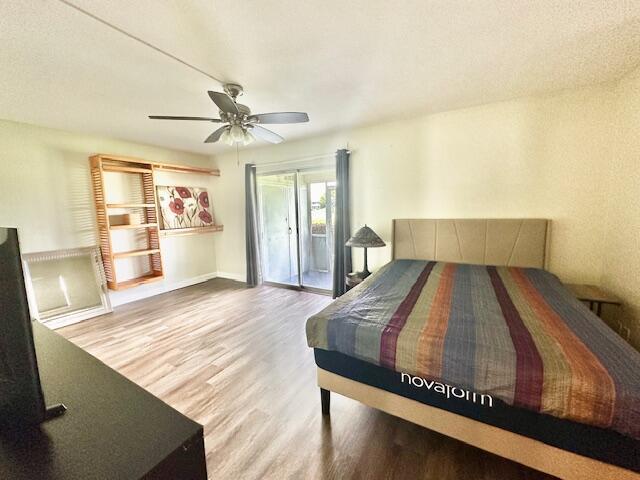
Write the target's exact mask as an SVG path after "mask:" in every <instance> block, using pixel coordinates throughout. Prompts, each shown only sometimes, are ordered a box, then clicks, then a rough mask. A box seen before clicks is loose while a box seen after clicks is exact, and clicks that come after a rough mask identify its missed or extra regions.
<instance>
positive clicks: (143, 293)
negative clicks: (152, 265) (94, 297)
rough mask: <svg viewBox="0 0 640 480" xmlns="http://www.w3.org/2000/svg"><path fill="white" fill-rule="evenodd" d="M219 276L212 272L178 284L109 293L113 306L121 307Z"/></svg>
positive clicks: (168, 282)
mask: <svg viewBox="0 0 640 480" xmlns="http://www.w3.org/2000/svg"><path fill="white" fill-rule="evenodd" d="M217 276H218V272H211V273H205V274H203V275H198V276H196V277H191V278H185V279H184V280H179V281H176V282H170V281H167V280H164V281H161V282H158V283H154V284H149V285H143V286H140V287H137V288H135V289H132V290H123V291H121V292H109V297H110V298H111V306H112V307H118V306H120V305H125V304H127V303H131V302H135V301H137V300H142V299H145V298H149V297H154V296H156V295H161V294H163V293H167V292H171V291H172V290H178V289H180V288H185V287H190V286H192V285H197V284H198V283H202V282H206V281H207V280H211V279H212V278H216V277H217Z"/></svg>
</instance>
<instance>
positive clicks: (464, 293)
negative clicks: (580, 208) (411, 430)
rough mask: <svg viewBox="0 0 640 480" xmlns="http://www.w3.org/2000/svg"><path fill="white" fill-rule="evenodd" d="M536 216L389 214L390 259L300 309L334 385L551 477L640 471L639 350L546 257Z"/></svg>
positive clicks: (326, 397) (326, 382)
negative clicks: (333, 296) (306, 312)
mask: <svg viewBox="0 0 640 480" xmlns="http://www.w3.org/2000/svg"><path fill="white" fill-rule="evenodd" d="M549 235H550V222H548V221H547V220H543V219H500V220H491V219H479V220H475V219H474V220H471V219H465V220H454V219H439V220H434V219H416V220H404V219H403V220H394V222H393V255H392V257H393V258H392V261H391V262H390V263H389V264H387V265H385V266H384V267H382V268H381V269H379V271H377V272H376V273H375V274H373V275H372V276H370V277H369V278H367V279H366V280H365V281H364V282H363V283H362V284H360V285H358V287H356V288H354V289H352V290H351V291H349V292H348V293H346V294H345V295H343V296H342V297H340V298H338V299H337V300H336V301H334V302H333V303H332V304H331V305H329V306H328V307H327V308H326V309H324V310H323V311H321V312H319V313H318V314H316V315H314V316H312V317H311V318H309V319H308V321H307V341H308V344H309V346H310V347H312V348H314V355H315V360H316V364H317V370H318V372H317V373H318V385H319V387H320V389H321V390H320V391H321V403H322V411H323V413H324V414H329V405H330V392H335V393H339V394H342V395H345V396H347V397H350V398H352V399H355V400H358V401H360V402H362V403H364V404H366V405H369V406H371V407H374V408H378V409H380V410H383V411H385V412H387V413H390V414H392V415H396V416H398V417H401V418H403V419H405V420H408V421H411V422H414V423H416V424H419V425H422V426H424V427H426V428H429V429H431V430H435V431H437V432H440V433H443V434H445V435H448V436H450V437H453V438H456V439H458V440H461V441H463V442H466V443H468V444H471V445H474V446H476V447H478V448H481V449H484V450H486V451H489V452H492V453H494V454H497V455H500V456H503V457H506V458H509V459H511V460H514V461H516V462H519V463H522V464H524V465H527V466H529V467H532V468H534V469H537V470H540V471H543V472H545V473H549V474H552V475H555V476H558V477H561V478H598V479H609V478H610V479H613V478H616V479H620V478H633V479H640V473H639V472H640V354H639V353H638V352H636V351H635V350H634V349H633V348H632V347H631V346H629V345H628V344H627V343H625V342H624V341H623V340H622V339H620V338H619V337H618V336H617V335H616V334H615V333H614V332H613V331H612V330H610V329H609V328H608V327H607V326H606V325H605V324H604V323H603V322H602V321H601V320H600V319H599V318H598V317H596V316H595V315H594V314H593V313H592V312H591V311H590V310H589V309H587V308H586V307H585V306H584V305H583V304H582V303H581V302H579V301H578V300H577V299H575V298H574V297H573V296H572V295H571V293H570V292H569V291H568V290H567V289H566V288H565V287H564V286H563V285H562V283H561V282H560V280H559V279H558V278H557V277H555V276H554V275H552V274H551V273H549V272H547V271H545V270H544V267H545V266H546V259H547V257H548V255H547V250H548V241H547V239H548V238H549Z"/></svg>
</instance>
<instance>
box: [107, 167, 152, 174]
mask: <svg viewBox="0 0 640 480" xmlns="http://www.w3.org/2000/svg"><path fill="white" fill-rule="evenodd" d="M102 171H103V172H120V173H152V172H153V170H151V169H150V168H140V167H127V166H120V165H103V166H102Z"/></svg>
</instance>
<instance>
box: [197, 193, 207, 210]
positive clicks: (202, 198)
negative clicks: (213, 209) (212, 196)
mask: <svg viewBox="0 0 640 480" xmlns="http://www.w3.org/2000/svg"><path fill="white" fill-rule="evenodd" d="M198 200H199V201H200V205H202V206H203V207H204V208H209V195H207V192H200V195H198Z"/></svg>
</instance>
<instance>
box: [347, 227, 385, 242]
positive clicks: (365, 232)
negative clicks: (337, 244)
mask: <svg viewBox="0 0 640 480" xmlns="http://www.w3.org/2000/svg"><path fill="white" fill-rule="evenodd" d="M345 245H346V246H347V247H360V248H375V247H384V246H385V245H386V244H385V243H384V242H383V241H382V239H381V238H380V237H379V236H378V235H377V234H376V232H374V231H373V230H371V229H370V228H369V227H367V226H366V225H365V226H364V227H362V228H361V229H360V230H358V231H357V232H356V234H355V235H354V236H353V237H351V238H350V239H349V240H347V243H346V244H345Z"/></svg>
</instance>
